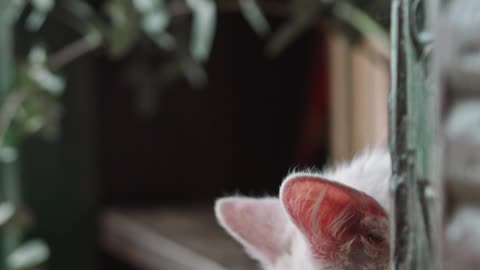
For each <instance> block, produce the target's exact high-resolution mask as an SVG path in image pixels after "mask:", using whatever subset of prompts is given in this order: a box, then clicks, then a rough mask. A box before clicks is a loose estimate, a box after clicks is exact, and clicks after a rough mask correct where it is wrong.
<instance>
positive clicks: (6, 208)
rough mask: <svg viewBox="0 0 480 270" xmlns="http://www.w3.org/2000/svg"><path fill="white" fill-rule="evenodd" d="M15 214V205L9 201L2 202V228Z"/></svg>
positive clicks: (0, 206) (0, 211)
mask: <svg viewBox="0 0 480 270" xmlns="http://www.w3.org/2000/svg"><path fill="white" fill-rule="evenodd" d="M14 214H15V206H14V205H13V204H11V203H8V202H3V203H1V204H0V228H2V227H3V226H4V225H5V224H7V223H8V222H9V221H10V220H11V219H12V217H13V216H14Z"/></svg>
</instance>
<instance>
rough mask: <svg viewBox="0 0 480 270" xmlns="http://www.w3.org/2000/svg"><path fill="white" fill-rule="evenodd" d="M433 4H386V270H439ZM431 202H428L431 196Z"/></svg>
mask: <svg viewBox="0 0 480 270" xmlns="http://www.w3.org/2000/svg"><path fill="white" fill-rule="evenodd" d="M436 9H437V7H436V3H435V1H429V0H394V1H392V24H391V42H392V43H391V45H392V46H391V93H390V100H389V113H390V128H389V136H390V138H389V139H390V140H389V141H390V149H391V152H392V169H393V176H392V179H391V186H390V190H391V208H392V210H393V211H392V213H393V215H392V219H391V225H392V226H391V240H392V243H393V245H392V269H402V270H403V269H405V270H407V269H409V270H411V269H422V270H425V269H435V270H437V269H439V268H438V267H439V263H438V262H437V261H438V260H439V256H436V254H437V252H438V250H437V248H438V245H437V244H436V240H435V237H436V236H437V235H438V226H437V224H439V223H438V221H439V219H440V218H441V216H440V215H439V214H438V213H440V212H441V211H439V209H441V196H436V195H438V194H441V193H442V191H441V190H439V186H437V185H436V184H435V183H434V182H432V179H431V177H430V176H431V167H430V164H431V160H432V159H431V151H432V142H433V141H434V140H435V138H434V136H433V135H434V134H432V132H431V131H432V124H433V122H432V121H431V120H430V117H431V115H432V106H431V105H432V101H433V100H432V95H431V94H432V89H433V87H432V85H431V83H430V82H429V75H430V63H429V55H430V54H431V46H430V43H431V38H430V33H431V31H430V28H431V26H432V20H433V19H434V17H435V13H436ZM434 196H436V197H435V199H433V197H434Z"/></svg>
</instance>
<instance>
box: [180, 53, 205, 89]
mask: <svg viewBox="0 0 480 270" xmlns="http://www.w3.org/2000/svg"><path fill="white" fill-rule="evenodd" d="M181 67H182V69H183V73H184V75H185V78H186V79H187V80H188V82H189V83H190V85H191V86H192V87H193V88H194V89H201V88H202V87H204V86H205V85H206V84H207V72H206V70H205V69H204V68H203V66H202V65H201V64H199V63H198V62H197V61H193V60H192V59H183V60H182V61H181Z"/></svg>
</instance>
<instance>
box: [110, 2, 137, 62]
mask: <svg viewBox="0 0 480 270" xmlns="http://www.w3.org/2000/svg"><path fill="white" fill-rule="evenodd" d="M104 11H105V13H106V14H107V16H108V18H109V19H110V23H111V25H110V26H108V27H106V28H105V29H103V30H104V33H103V34H104V35H105V36H106V37H107V39H108V44H107V45H108V48H109V51H110V54H111V55H112V56H114V57H120V56H122V55H123V54H125V53H126V52H127V51H129V50H130V49H131V48H132V47H133V46H134V44H135V42H136V41H137V39H138V35H139V30H140V26H139V25H140V16H139V14H138V13H137V11H136V10H135V8H134V6H133V3H132V1H131V0H110V1H109V2H107V3H106V5H105V6H104Z"/></svg>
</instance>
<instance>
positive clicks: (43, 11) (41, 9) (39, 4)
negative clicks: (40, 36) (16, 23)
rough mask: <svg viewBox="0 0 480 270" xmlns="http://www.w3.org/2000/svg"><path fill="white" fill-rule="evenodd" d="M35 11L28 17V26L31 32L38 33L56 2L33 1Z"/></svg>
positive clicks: (49, 0)
mask: <svg viewBox="0 0 480 270" xmlns="http://www.w3.org/2000/svg"><path fill="white" fill-rule="evenodd" d="M31 3H32V7H33V10H32V12H30V14H29V15H28V17H27V20H26V26H27V29H28V30H30V31H38V29H40V28H41V27H42V25H43V23H44V22H45V19H46V18H47V15H48V13H50V11H51V10H52V9H53V7H54V5H55V1H54V0H32V1H31Z"/></svg>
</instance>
